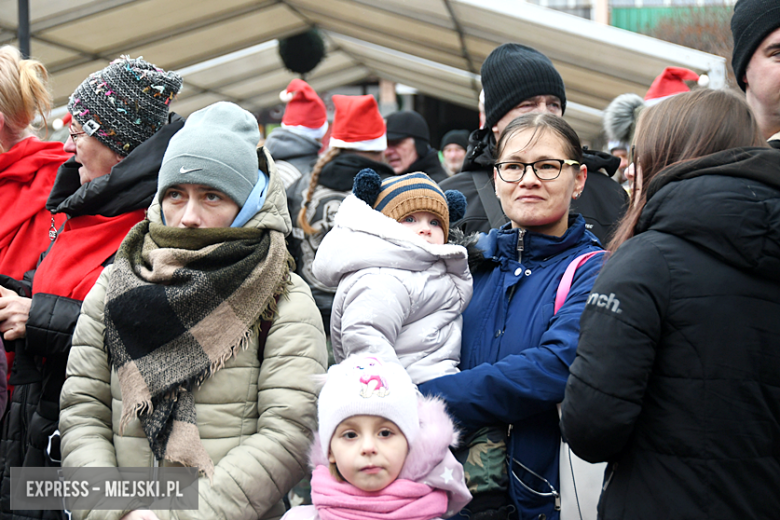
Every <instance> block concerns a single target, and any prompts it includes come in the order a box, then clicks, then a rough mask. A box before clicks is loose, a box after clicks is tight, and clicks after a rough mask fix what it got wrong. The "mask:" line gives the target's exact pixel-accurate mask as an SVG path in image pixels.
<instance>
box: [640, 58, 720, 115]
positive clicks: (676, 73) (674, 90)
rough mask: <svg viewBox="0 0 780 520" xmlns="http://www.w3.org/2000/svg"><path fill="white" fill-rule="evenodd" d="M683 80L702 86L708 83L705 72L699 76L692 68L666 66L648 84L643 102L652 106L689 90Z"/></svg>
mask: <svg viewBox="0 0 780 520" xmlns="http://www.w3.org/2000/svg"><path fill="white" fill-rule="evenodd" d="M685 81H697V82H698V83H699V85H700V86H702V87H706V86H707V85H708V84H709V78H708V77H707V76H706V75H705V74H702V75H701V76H699V75H698V74H696V73H695V72H693V71H692V70H689V69H684V68H682V67H666V68H665V69H664V71H663V72H662V73H661V75H660V76H658V77H657V78H655V80H654V81H653V84H652V85H650V88H649V89H648V91H647V94H645V104H646V105H647V106H653V105H655V104H657V103H660V102H661V101H663V100H664V99H666V98H668V97H670V96H674V95H675V94H681V93H683V92H689V91H690V90H691V89H689V88H688V85H686V84H685V83H684V82H685Z"/></svg>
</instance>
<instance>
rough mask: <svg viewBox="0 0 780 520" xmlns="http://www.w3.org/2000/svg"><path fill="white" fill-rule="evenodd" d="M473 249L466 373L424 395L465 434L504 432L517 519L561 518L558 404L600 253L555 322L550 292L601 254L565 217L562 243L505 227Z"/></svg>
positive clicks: (434, 384)
mask: <svg viewBox="0 0 780 520" xmlns="http://www.w3.org/2000/svg"><path fill="white" fill-rule="evenodd" d="M477 246H478V248H479V249H481V250H482V251H483V254H484V257H485V264H484V265H483V266H482V268H481V269H480V268H478V269H477V270H475V272H473V273H472V274H473V276H474V296H473V297H472V299H471V303H470V304H469V306H468V308H467V309H466V311H465V312H464V313H463V343H462V346H461V365H460V368H461V370H462V372H460V373H459V374H454V375H450V376H444V377H440V378H438V379H434V380H431V381H428V382H427V383H424V384H422V385H420V390H421V391H422V392H423V394H426V395H439V396H441V397H442V398H443V399H444V400H445V401H446V403H447V405H448V411H449V412H450V413H451V414H452V415H453V417H454V418H455V419H456V421H457V422H458V423H459V425H460V427H461V428H462V429H463V430H465V431H467V432H470V431H474V430H476V429H477V428H480V427H482V426H487V425H503V426H506V427H507V430H508V431H510V439H509V442H508V446H507V451H508V456H509V460H512V459H514V461H513V462H512V463H511V464H510V467H509V469H510V470H511V472H512V473H510V476H509V480H510V484H509V487H510V496H511V497H512V499H513V501H514V503H515V507H517V509H518V511H519V513H520V518H521V519H528V520H531V519H533V520H540V519H542V518H546V519H548V520H549V519H557V518H558V517H559V513H558V511H556V508H555V502H556V500H555V497H554V494H553V488H554V490H555V493H557V492H558V454H559V449H560V445H559V443H560V436H561V434H560V430H559V428H558V411H557V404H558V403H560V402H561V401H562V400H563V390H564V387H565V386H566V379H567V377H568V375H569V365H570V364H571V362H572V361H573V360H574V356H575V353H576V350H577V340H578V336H579V331H580V315H581V314H582V311H583V309H584V308H585V302H586V300H587V299H588V294H589V293H590V290H591V287H592V286H593V282H594V280H595V278H596V276H597V274H598V272H599V270H600V269H601V266H602V264H603V258H602V256H603V255H596V256H594V257H593V258H591V259H590V260H588V261H587V262H586V263H585V264H583V265H582V266H580V268H579V269H577V272H576V274H575V276H574V280H573V282H572V286H571V290H570V291H569V295H568V297H567V298H566V301H565V303H564V305H563V307H561V309H560V310H559V311H558V313H557V314H554V312H553V307H554V302H555V294H556V291H557V290H558V286H559V284H560V281H561V277H562V276H563V273H564V271H565V270H566V268H567V267H568V265H569V264H570V263H571V262H572V261H573V260H574V259H575V258H577V257H578V256H579V255H581V254H583V253H587V252H589V251H598V250H600V249H601V247H600V246H599V242H598V240H597V239H596V237H595V236H593V235H592V234H591V233H590V232H589V231H587V230H586V229H585V221H584V220H583V218H582V217H581V216H579V215H577V216H576V217H570V218H569V229H568V230H567V231H566V233H565V234H564V235H563V236H562V237H554V236H549V235H542V234H539V233H533V232H530V231H521V230H519V229H511V228H510V227H509V224H507V225H506V226H504V227H502V228H500V229H492V230H491V231H490V233H489V234H487V235H484V234H483V235H481V236H480V240H479V242H478V243H477ZM515 461H516V462H515ZM523 466H525V468H524V467H523ZM512 474H514V475H515V476H516V477H517V478H515V476H513V475H512ZM540 477H541V478H540ZM518 479H521V480H522V483H520V482H519V481H518ZM523 484H525V485H526V486H527V487H528V488H531V489H533V490H535V491H536V492H537V493H540V494H535V493H534V492H533V491H529V489H527V488H526V487H524V486H523ZM540 515H544V516H540Z"/></svg>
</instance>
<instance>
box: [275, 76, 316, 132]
mask: <svg viewBox="0 0 780 520" xmlns="http://www.w3.org/2000/svg"><path fill="white" fill-rule="evenodd" d="M279 98H280V99H281V100H282V101H284V102H285V103H287V108H285V110H284V117H282V127H284V128H286V129H287V130H290V131H291V132H295V133H297V134H300V135H305V136H306V137H311V138H312V139H322V137H323V136H324V135H325V132H327V131H328V114H327V111H326V110H325V103H323V102H322V99H320V97H319V96H318V95H317V93H316V92H314V89H313V88H311V87H310V86H309V84H308V83H306V82H305V81H303V80H302V79H294V80H292V81H291V82H290V84H289V85H288V86H287V88H286V89H284V90H283V91H282V92H281V93H280V94H279Z"/></svg>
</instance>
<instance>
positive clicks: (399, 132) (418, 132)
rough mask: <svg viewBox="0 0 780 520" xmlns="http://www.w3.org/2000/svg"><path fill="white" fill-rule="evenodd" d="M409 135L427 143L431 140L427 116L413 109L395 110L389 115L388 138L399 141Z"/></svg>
mask: <svg viewBox="0 0 780 520" xmlns="http://www.w3.org/2000/svg"><path fill="white" fill-rule="evenodd" d="M407 137H414V140H415V141H418V140H421V141H425V142H426V143H427V142H429V141H430V140H431V135H430V132H429V131H428V123H426V122H425V118H423V116H421V115H420V114H418V113H417V112H413V111H411V110H404V111H403V112H393V113H392V114H390V115H389V116H387V140H388V141H397V140H399V139H406V138H407Z"/></svg>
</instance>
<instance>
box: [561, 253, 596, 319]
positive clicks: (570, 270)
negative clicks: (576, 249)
mask: <svg viewBox="0 0 780 520" xmlns="http://www.w3.org/2000/svg"><path fill="white" fill-rule="evenodd" d="M599 253H606V251H591V252H590V253H585V254H582V255H580V256H578V257H577V258H575V259H574V260H572V261H571V263H570V264H569V266H568V267H567V268H566V271H564V273H563V278H561V283H560V285H558V292H557V293H555V314H558V310H559V309H560V308H561V307H563V302H565V301H566V297H567V296H568V295H569V289H571V282H572V281H573V280H574V273H576V272H577V269H578V268H579V267H580V266H581V265H582V264H584V263H585V262H587V261H588V260H589V259H590V257H592V256H594V255H597V254H599Z"/></svg>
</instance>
